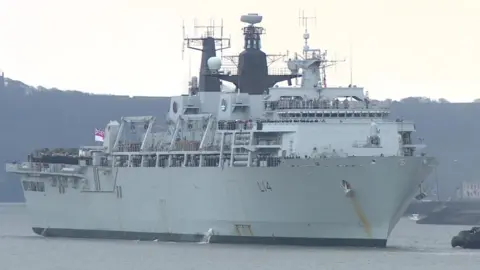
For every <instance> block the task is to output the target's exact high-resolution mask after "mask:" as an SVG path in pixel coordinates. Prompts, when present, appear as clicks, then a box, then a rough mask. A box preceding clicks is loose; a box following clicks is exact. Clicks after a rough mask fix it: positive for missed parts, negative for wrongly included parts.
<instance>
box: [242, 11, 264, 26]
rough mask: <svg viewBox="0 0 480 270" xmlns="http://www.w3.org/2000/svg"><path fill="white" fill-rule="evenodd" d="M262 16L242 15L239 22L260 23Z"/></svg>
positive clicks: (253, 14)
mask: <svg viewBox="0 0 480 270" xmlns="http://www.w3.org/2000/svg"><path fill="white" fill-rule="evenodd" d="M262 18H263V17H262V16H261V15H258V13H248V14H247V15H242V17H240V21H242V22H244V23H249V24H256V23H261V22H262Z"/></svg>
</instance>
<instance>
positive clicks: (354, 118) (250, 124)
mask: <svg viewBox="0 0 480 270" xmlns="http://www.w3.org/2000/svg"><path fill="white" fill-rule="evenodd" d="M261 20H262V17H261V16H259V15H257V14H248V15H245V16H242V21H243V22H244V23H246V24H247V26H246V27H245V28H244V29H243V31H244V35H245V47H244V48H245V51H244V52H243V53H242V54H240V55H239V64H238V68H239V70H238V72H237V73H236V74H235V73H231V72H227V71H225V70H223V69H222V59H221V58H220V57H217V56H215V55H214V54H215V51H216V49H215V47H214V44H215V43H216V41H218V40H216V39H215V38H213V37H209V36H207V37H203V38H202V42H203V45H204V46H205V45H206V44H207V43H208V42H210V45H212V44H213V47H209V49H208V50H207V49H202V52H203V56H205V55H207V56H208V57H202V63H201V67H202V69H201V74H200V83H199V84H200V86H202V87H197V84H196V81H195V80H193V83H192V84H191V87H190V91H189V94H188V95H182V96H175V97H172V98H171V103H170V110H169V112H168V114H167V116H166V122H165V121H162V120H157V119H156V118H155V117H152V116H129V117H123V118H122V119H121V120H120V121H111V122H110V123H108V124H107V125H106V128H105V130H104V133H103V134H102V137H103V144H102V145H100V146H86V147H80V148H79V149H78V155H77V157H76V160H75V162H63V161H62V160H61V159H60V160H58V159H57V160H53V159H49V160H47V159H44V158H42V157H29V160H28V161H27V162H21V163H7V164H6V170H7V172H9V173H15V174H18V175H20V178H21V181H22V184H23V187H24V191H25V197H26V200H27V202H26V205H27V207H28V209H29V213H30V215H31V222H32V227H33V231H34V232H35V233H37V234H39V235H42V236H45V237H81V238H108V239H131V240H149V241H151V240H160V241H177V242H181V241H189V242H200V241H204V240H205V239H207V240H208V241H209V242H210V243H249V244H284V245H320V246H369V247H385V246H386V244H387V239H388V237H389V235H390V233H391V232H392V230H393V229H394V227H395V225H396V224H397V223H398V221H399V219H400V217H401V216H402V215H403V213H404V212H405V209H406V208H407V207H408V204H409V203H410V202H411V199H412V198H413V197H414V196H415V194H416V193H417V192H418V186H419V185H420V184H421V183H422V182H423V181H424V180H425V179H426V177H427V176H428V175H429V174H430V172H431V171H432V167H433V164H434V163H435V158H433V157H429V156H427V155H426V154H425V153H418V152H420V151H418V150H419V149H421V148H423V147H424V145H418V144H415V143H414V142H413V141H412V139H411V135H412V133H413V132H414V131H415V126H414V123H413V122H409V121H405V120H402V121H391V120H388V118H387V117H388V115H389V109H388V107H385V106H383V104H381V103H378V104H376V103H375V102H372V101H370V100H369V99H368V96H367V95H365V94H364V89H363V88H361V87H356V86H352V85H350V86H348V87H330V86H327V85H326V73H325V69H326V67H327V66H329V65H330V64H331V62H330V61H328V60H327V58H326V51H324V50H319V49H311V48H310V47H309V45H308V39H309V34H308V32H307V31H306V32H305V34H304V36H303V37H304V47H303V53H302V54H296V55H295V56H294V57H293V58H291V59H289V60H288V62H287V65H288V68H289V70H290V71H289V72H290V73H289V74H280V75H278V74H277V75H271V74H268V71H267V69H266V62H265V57H266V55H265V54H264V53H263V52H262V51H261V42H260V41H261V39H260V36H261V34H262V33H263V28H261V27H259V26H258V23H260V22H261ZM208 40H209V41H208ZM206 53H209V54H210V55H208V54H206ZM212 54H213V55H212ZM252 54H256V55H257V56H256V57H252ZM258 59H260V60H258ZM205 65H206V66H207V67H208V69H207V70H206V68H205ZM255 67H256V68H260V71H261V72H260V73H252V72H251V71H249V70H248V69H249V68H255ZM253 76H257V77H256V80H253V81H249V80H248V78H252V77H253ZM300 76H301V77H302V78H301V83H300V85H294V86H291V85H290V86H288V87H278V86H276V85H275V83H276V82H280V81H283V80H289V81H290V84H291V79H292V78H296V77H300ZM219 79H221V80H226V81H231V82H234V83H236V90H235V91H220V89H219V88H220V87H219V86H220V84H219V83H217V81H216V80H219ZM255 81H257V83H255ZM209 83H210V84H215V85H216V86H215V88H216V89H206V88H203V87H204V86H206V85H207V86H206V87H209V86H208V84H209Z"/></svg>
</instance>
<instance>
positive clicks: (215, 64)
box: [207, 56, 222, 71]
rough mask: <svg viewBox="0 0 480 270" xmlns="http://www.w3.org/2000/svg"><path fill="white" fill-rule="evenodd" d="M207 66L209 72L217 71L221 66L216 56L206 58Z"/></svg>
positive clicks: (220, 61)
mask: <svg viewBox="0 0 480 270" xmlns="http://www.w3.org/2000/svg"><path fill="white" fill-rule="evenodd" d="M207 65H208V68H209V69H210V70H211V71H218V70H219V69H220V67H221V66H222V59H220V57H216V56H214V57H210V58H208V61H207Z"/></svg>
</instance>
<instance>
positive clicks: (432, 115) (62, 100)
mask: <svg viewBox="0 0 480 270" xmlns="http://www.w3.org/2000/svg"><path fill="white" fill-rule="evenodd" d="M133 94H134V93H133ZM391 102H392V104H391V105H392V106H391V110H392V118H404V119H408V120H413V121H415V122H416V126H417V131H418V132H417V134H416V137H422V138H424V139H425V143H426V144H427V145H428V146H429V147H428V151H429V152H430V153H431V154H433V155H435V156H436V157H438V159H439V161H440V165H439V168H438V171H437V174H438V180H439V182H440V187H441V188H440V192H439V193H440V196H441V198H443V199H447V197H449V196H451V195H452V194H453V192H454V190H455V188H456V187H457V186H458V184H459V183H460V182H461V181H479V182H480V177H479V175H480V170H478V169H477V167H479V166H478V163H479V161H480V151H479V150H480V141H479V140H478V138H479V137H480V136H479V135H480V125H479V124H478V119H480V103H478V102H475V103H449V102H448V101H447V100H444V99H441V100H438V101H434V100H430V99H428V98H422V97H421V98H418V97H412V98H406V99H403V100H401V101H400V102H395V101H391ZM168 104H169V98H166V97H133V98H130V97H127V96H112V95H92V94H87V93H82V92H79V91H60V90H58V89H45V88H43V87H31V86H28V85H25V84H24V83H22V82H20V81H15V80H10V79H6V86H5V87H4V88H3V89H2V88H0V116H1V118H0V119H1V121H2V123H1V124H0V125H1V127H0V164H2V169H0V179H6V181H4V183H1V182H0V202H1V201H22V200H23V191H22V189H21V186H20V184H19V182H18V181H15V176H12V175H8V176H7V175H6V173H5V172H4V169H3V164H4V163H5V162H6V161H11V160H24V159H25V158H26V156H27V155H28V154H29V153H30V152H31V151H32V150H33V149H38V148H45V147H47V148H53V147H75V146H79V145H88V144H91V143H92V140H93V130H94V129H95V128H103V127H104V126H105V125H106V123H108V121H110V120H115V119H120V117H122V116H133V115H154V116H157V117H163V116H164V115H165V113H166V112H167V110H168ZM455 160H456V161H455ZM434 177H435V173H434V174H432V176H431V177H430V182H433V180H434ZM385 181H388V175H385Z"/></svg>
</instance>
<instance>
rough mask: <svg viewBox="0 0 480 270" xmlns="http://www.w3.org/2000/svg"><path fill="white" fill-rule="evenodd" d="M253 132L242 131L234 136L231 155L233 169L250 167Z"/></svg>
mask: <svg viewBox="0 0 480 270" xmlns="http://www.w3.org/2000/svg"><path fill="white" fill-rule="evenodd" d="M252 143H253V132H252V131H240V132H235V133H234V134H233V140H232V148H231V153H230V166H231V167H250V164H251V160H252V150H253V148H252Z"/></svg>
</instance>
